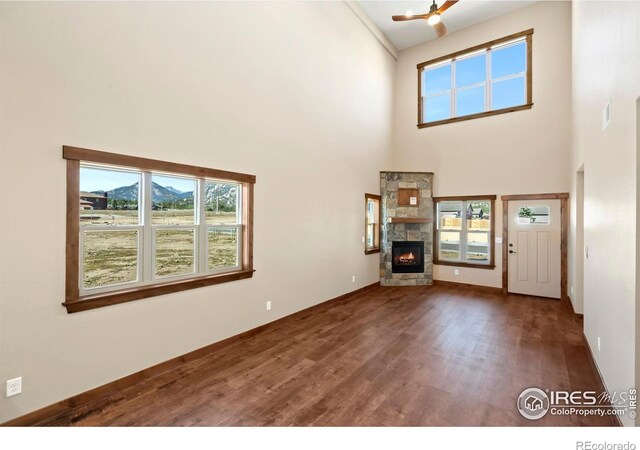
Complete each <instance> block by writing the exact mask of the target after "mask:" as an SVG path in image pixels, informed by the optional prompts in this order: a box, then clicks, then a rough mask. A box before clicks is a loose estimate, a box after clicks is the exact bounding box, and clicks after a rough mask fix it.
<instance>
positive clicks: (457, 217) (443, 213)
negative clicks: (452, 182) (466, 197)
mask: <svg viewBox="0 0 640 450" xmlns="http://www.w3.org/2000/svg"><path fill="white" fill-rule="evenodd" d="M438 216H439V220H440V229H441V230H461V229H462V202H438Z"/></svg>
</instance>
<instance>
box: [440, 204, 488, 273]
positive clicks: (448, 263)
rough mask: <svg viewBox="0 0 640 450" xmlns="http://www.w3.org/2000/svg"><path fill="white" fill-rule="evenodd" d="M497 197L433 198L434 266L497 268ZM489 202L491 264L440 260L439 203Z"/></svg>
mask: <svg viewBox="0 0 640 450" xmlns="http://www.w3.org/2000/svg"><path fill="white" fill-rule="evenodd" d="M496 198H497V196H496V195H459V196H449V197H433V209H434V216H435V220H434V221H433V250H432V254H433V264H434V265H438V266H456V267H468V268H472V269H489V270H493V269H495V268H496V252H495V250H496V227H495V224H496V218H495V206H496V204H495V203H496ZM483 200H488V201H489V202H490V203H491V229H490V230H489V240H490V245H489V247H490V249H491V255H490V257H489V264H473V263H468V262H456V261H442V260H440V259H438V251H437V250H438V249H437V247H436V245H437V242H438V238H437V236H438V203H439V202H448V201H453V202H455V201H483Z"/></svg>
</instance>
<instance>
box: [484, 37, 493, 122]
mask: <svg viewBox="0 0 640 450" xmlns="http://www.w3.org/2000/svg"><path fill="white" fill-rule="evenodd" d="M491 53H492V52H491V49H489V50H487V88H486V89H485V96H486V97H485V111H491V110H492V109H493V105H491V88H492V84H493V82H492V81H491Z"/></svg>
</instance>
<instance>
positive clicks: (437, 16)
mask: <svg viewBox="0 0 640 450" xmlns="http://www.w3.org/2000/svg"><path fill="white" fill-rule="evenodd" d="M438 22H440V14H432V15H430V16H429V18H428V19H427V23H428V24H429V25H431V26H433V25H435V24H437V23H438Z"/></svg>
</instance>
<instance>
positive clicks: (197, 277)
mask: <svg viewBox="0 0 640 450" xmlns="http://www.w3.org/2000/svg"><path fill="white" fill-rule="evenodd" d="M64 157H65V158H66V159H67V160H68V161H67V170H68V189H67V298H66V301H65V303H64V305H65V306H66V307H67V309H68V311H69V312H75V311H81V310H84V309H91V308H96V307H99V306H106V305H108V304H113V303H122V302H124V301H130V300H136V299H139V298H146V297H150V296H153V295H160V294H164V293H168V292H175V291H179V290H184V289H190V288H193V287H201V286H206V285H209V284H216V283H221V282H225V281H233V280H237V279H241V278H248V277H250V276H252V273H253V267H252V266H253V263H252V192H253V184H254V182H255V177H254V176H252V175H246V174H239V173H234V172H225V171H219V170H214V169H206V168H201V167H193V166H186V165H181V164H173V163H166V162H162V161H155V160H148V159H142V158H133V157H128V156H123V155H115V154H111V153H104V152H96V151H93V150H85V149H77V148H73V147H65V148H64Z"/></svg>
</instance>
